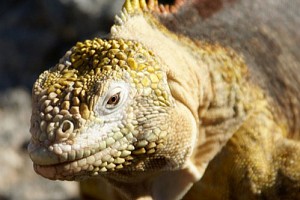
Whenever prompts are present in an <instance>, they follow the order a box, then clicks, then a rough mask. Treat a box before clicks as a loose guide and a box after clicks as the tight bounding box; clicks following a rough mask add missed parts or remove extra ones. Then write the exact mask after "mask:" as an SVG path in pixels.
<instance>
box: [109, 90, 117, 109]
mask: <svg viewBox="0 0 300 200" xmlns="http://www.w3.org/2000/svg"><path fill="white" fill-rule="evenodd" d="M119 102H120V92H118V93H116V94H114V95H112V96H111V97H110V98H109V99H108V101H107V102H106V108H108V109H111V108H114V107H115V106H116V105H117V104H118V103H119Z"/></svg>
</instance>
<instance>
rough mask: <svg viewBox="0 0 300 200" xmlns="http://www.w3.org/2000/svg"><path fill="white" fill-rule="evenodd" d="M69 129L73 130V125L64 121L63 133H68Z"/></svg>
mask: <svg viewBox="0 0 300 200" xmlns="http://www.w3.org/2000/svg"><path fill="white" fill-rule="evenodd" d="M69 129H72V123H71V122H70V121H64V122H63V124H62V131H63V132H66V131H68V130H69Z"/></svg>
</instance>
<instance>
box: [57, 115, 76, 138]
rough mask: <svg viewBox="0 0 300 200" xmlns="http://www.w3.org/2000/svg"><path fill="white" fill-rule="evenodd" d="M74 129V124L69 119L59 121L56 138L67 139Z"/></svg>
mask: <svg viewBox="0 0 300 200" xmlns="http://www.w3.org/2000/svg"><path fill="white" fill-rule="evenodd" d="M73 131H74V124H73V122H71V121H70V120H65V121H63V122H62V123H61V125H60V126H59V128H58V129H57V138H56V139H57V140H59V141H65V140H67V139H69V137H70V135H71V134H72V133H73Z"/></svg>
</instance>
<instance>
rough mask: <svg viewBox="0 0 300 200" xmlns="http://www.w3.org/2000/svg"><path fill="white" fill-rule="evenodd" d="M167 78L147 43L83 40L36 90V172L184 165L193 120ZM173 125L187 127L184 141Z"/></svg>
mask: <svg viewBox="0 0 300 200" xmlns="http://www.w3.org/2000/svg"><path fill="white" fill-rule="evenodd" d="M128 2H130V1H126V4H125V8H127V7H128V6H131V8H132V6H136V5H134V4H128ZM126 6H127V7H126ZM141 6H143V5H142V4H141V5H140V4H139V5H138V7H141ZM144 6H145V5H144ZM127 10H130V9H128V8H127ZM166 73H167V72H166V70H165V66H164V63H163V62H162V61H161V59H160V58H159V57H158V56H157V55H155V53H154V52H153V51H151V49H148V48H147V47H145V46H144V45H143V44H142V43H140V42H137V41H134V40H128V39H108V40H102V39H99V38H95V39H93V40H86V41H84V42H78V43H77V44H76V45H75V46H74V47H73V48H71V50H69V51H68V52H67V53H66V54H65V56H64V57H63V58H62V59H61V60H60V62H59V63H58V64H57V65H56V66H55V67H53V68H51V69H49V70H47V71H45V72H44V73H42V74H41V75H40V77H39V78H38V79H37V81H36V83H35V84H34V87H33V92H32V96H33V97H32V106H33V110H32V118H31V129H30V132H31V134H32V139H31V142H30V145H29V147H28V149H29V153H30V157H31V159H32V160H33V162H34V168H35V170H36V172H37V173H39V174H41V175H42V176H44V177H46V178H49V179H62V180H74V179H82V178H85V177H88V176H95V175H99V174H109V173H118V172H120V173H123V174H124V172H125V173H127V172H128V173H129V172H134V171H140V172H141V171H154V172H155V171H160V170H164V169H177V168H179V167H181V166H182V165H183V164H184V162H185V160H186V159H185V158H186V157H187V156H188V155H189V154H190V152H191V144H192V142H191V139H192V138H191V137H188V136H187V134H185V133H188V132H190V131H191V130H190V128H186V127H190V126H189V125H187V124H189V123H192V122H188V121H189V120H188V119H185V118H184V117H180V113H177V112H176V111H175V109H174V106H175V105H174V99H173V97H172V95H171V92H170V88H169V85H168V82H167V74H166ZM174 119H176V123H178V122H179V123H178V124H175V121H174ZM178 119H179V120H178ZM174 127H177V129H176V130H179V131H180V130H181V129H182V130H183V129H184V130H185V131H183V132H182V133H176V134H178V136H176V141H180V144H176V141H175V136H174V133H173V132H174V131H173V130H174ZM178 127H179V128H178ZM180 127H182V128H180ZM177 143H178V142H177Z"/></svg>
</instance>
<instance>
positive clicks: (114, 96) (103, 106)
mask: <svg viewBox="0 0 300 200" xmlns="http://www.w3.org/2000/svg"><path fill="white" fill-rule="evenodd" d="M128 95H129V86H128V85H127V84H126V83H124V82H112V83H111V84H110V87H108V90H107V91H106V92H105V93H104V94H103V96H102V97H101V98H100V100H99V103H98V104H97V105H96V106H95V111H96V113H99V114H100V115H108V114H112V113H114V112H117V111H118V110H120V109H122V106H123V105H124V104H125V103H126V101H127V99H128Z"/></svg>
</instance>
